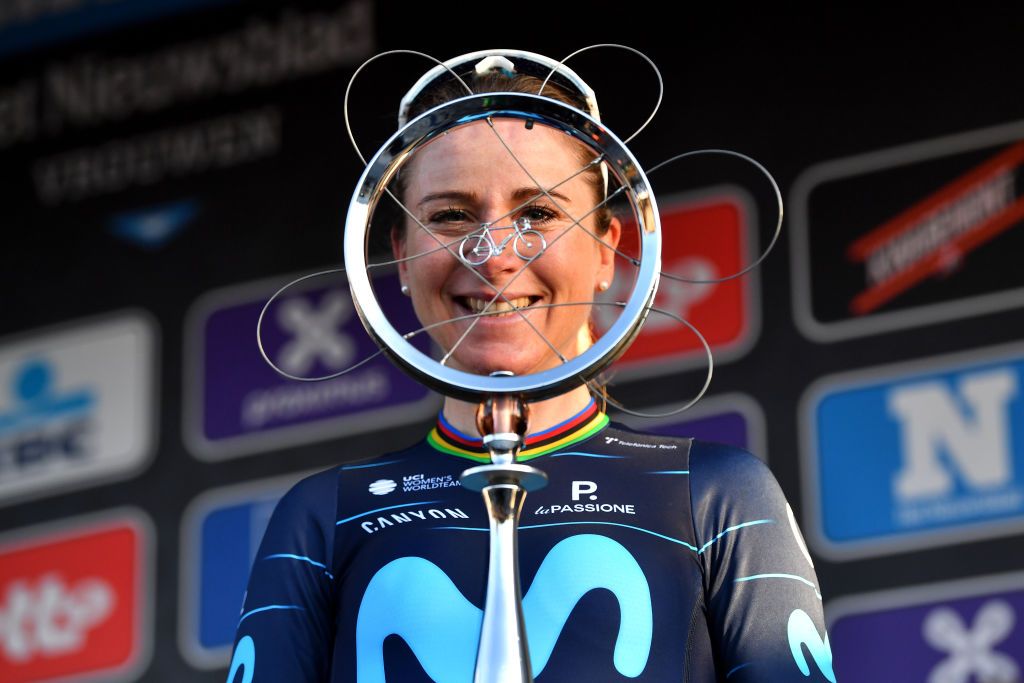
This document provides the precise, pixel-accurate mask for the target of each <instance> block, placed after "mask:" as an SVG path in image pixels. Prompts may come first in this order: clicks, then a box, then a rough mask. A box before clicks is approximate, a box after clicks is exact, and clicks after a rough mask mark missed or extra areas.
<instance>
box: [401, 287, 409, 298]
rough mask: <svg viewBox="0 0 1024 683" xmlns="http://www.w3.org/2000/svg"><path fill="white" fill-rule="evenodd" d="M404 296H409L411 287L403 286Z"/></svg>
mask: <svg viewBox="0 0 1024 683" xmlns="http://www.w3.org/2000/svg"><path fill="white" fill-rule="evenodd" d="M402 294H404V295H406V296H409V285H402Z"/></svg>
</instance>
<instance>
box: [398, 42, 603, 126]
mask: <svg viewBox="0 0 1024 683" xmlns="http://www.w3.org/2000/svg"><path fill="white" fill-rule="evenodd" d="M474 62H475V65H474V69H475V71H476V72H477V73H478V74H485V73H487V72H488V71H495V70H497V71H501V72H504V73H506V74H508V75H511V74H513V73H518V74H525V75H528V76H534V77H536V78H539V79H541V80H545V79H547V78H548V77H549V76H550V77H551V78H552V80H555V79H557V80H556V83H557V85H559V86H561V87H563V88H566V87H567V86H568V88H567V89H569V90H571V91H572V92H573V93H574V94H576V95H578V96H579V97H580V98H581V99H582V101H583V102H585V103H586V108H585V109H584V111H585V112H586V113H587V114H589V115H590V117H591V118H593V119H595V120H597V121H600V120H601V112H600V110H599V109H598V108H597V97H596V96H595V95H594V91H593V89H592V88H591V87H590V86H589V85H587V84H586V82H585V81H584V80H583V79H582V78H580V77H579V76H578V75H577V74H576V72H575V71H573V70H572V69H570V68H569V67H567V66H565V65H564V64H562V63H560V62H556V61H555V60H553V59H551V58H550V57H545V56H544V55H539V54H537V53H535V52H526V51H524V50H479V51H477V52H470V53H467V54H464V55H461V56H459V57H453V58H452V59H449V60H448V61H446V62H444V63H443V64H438V65H437V66H435V67H434V68H433V69H431V70H430V71H428V72H427V73H425V74H423V75H422V76H421V77H420V79H419V80H418V81H416V83H415V85H413V86H412V88H410V89H409V92H407V93H406V94H405V97H403V98H402V103H401V105H400V106H399V109H398V126H399V128H401V127H402V126H404V125H405V124H407V123H409V118H410V116H409V111H410V109H412V104H413V101H414V100H415V99H416V98H417V97H419V96H420V94H422V93H423V91H424V90H427V89H428V88H430V87H431V86H433V85H434V84H435V82H436V81H437V80H438V79H441V78H444V77H445V76H448V77H449V78H451V77H452V76H451V74H452V72H454V73H455V74H458V75H459V76H461V75H463V74H462V73H460V69H462V70H463V71H465V69H463V67H465V66H467V65H468V64H473V63H474ZM467 94H468V93H467ZM538 94H541V93H538Z"/></svg>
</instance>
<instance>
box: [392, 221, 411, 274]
mask: <svg viewBox="0 0 1024 683" xmlns="http://www.w3.org/2000/svg"><path fill="white" fill-rule="evenodd" d="M391 254H392V256H393V257H394V259H395V260H396V261H398V278H399V280H400V281H401V283H402V284H403V285H404V284H408V283H407V282H406V276H407V271H408V267H407V266H408V262H407V261H406V260H405V230H403V229H402V227H401V226H398V225H394V226H392V227H391Z"/></svg>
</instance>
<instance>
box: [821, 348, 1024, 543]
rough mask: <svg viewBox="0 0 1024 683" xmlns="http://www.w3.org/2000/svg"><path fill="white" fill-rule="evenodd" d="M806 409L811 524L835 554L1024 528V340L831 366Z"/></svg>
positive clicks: (973, 537) (1014, 530)
mask: <svg viewBox="0 0 1024 683" xmlns="http://www.w3.org/2000/svg"><path fill="white" fill-rule="evenodd" d="M801 418H802V421H803V430H804V439H803V442H804V443H803V448H802V452H803V458H804V463H805V465H806V466H807V468H808V475H807V476H806V477H805V482H806V484H805V486H806V488H805V498H806V501H807V503H808V509H809V510H810V511H811V516H812V518H811V520H810V522H809V524H808V525H807V528H808V530H809V532H810V537H811V538H812V539H814V541H815V542H816V544H817V546H818V549H819V550H820V551H821V552H822V554H824V555H827V556H830V557H836V558H849V557H863V556H868V555H879V554H883V553H887V552H900V551H906V550H911V549H915V548H921V547H927V546H934V545H940V544H943V543H949V542H953V541H956V540H960V539H975V538H979V537H982V536H994V535H1002V534H1008V533H1015V532H1016V531H1018V530H1020V529H1022V528H1024V346H1021V345H1014V346H1011V347H1001V348H995V349H986V350H979V351H975V352H971V353H969V354H962V355H958V356H950V357H941V358H935V359H930V360H926V361H919V362H916V363H912V364H909V363H908V364H904V365H894V366H889V367H885V368H878V369H871V370H864V371H858V372H855V373H848V374H843V375H837V376H833V377H826V378H824V379H822V380H820V381H819V382H818V383H816V384H815V385H814V386H813V387H812V388H811V389H810V390H809V391H808V394H807V395H806V396H805V397H804V399H803V407H802V410H801Z"/></svg>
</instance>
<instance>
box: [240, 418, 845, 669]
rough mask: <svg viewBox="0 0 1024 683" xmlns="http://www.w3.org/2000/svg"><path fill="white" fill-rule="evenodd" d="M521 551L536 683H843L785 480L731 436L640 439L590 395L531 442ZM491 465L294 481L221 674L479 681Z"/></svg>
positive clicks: (434, 450) (440, 463)
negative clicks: (467, 481)
mask: <svg viewBox="0 0 1024 683" xmlns="http://www.w3.org/2000/svg"><path fill="white" fill-rule="evenodd" d="M521 459H522V460H526V461H530V462H531V464H533V465H535V466H537V467H539V468H540V469H542V470H544V471H545V472H546V473H547V474H548V476H549V478H550V484H549V485H548V486H547V488H545V489H542V490H540V491H536V492H534V493H531V494H529V495H528V496H527V499H526V505H525V508H524V510H523V515H522V519H521V524H520V536H519V561H520V577H521V581H522V590H523V612H524V616H525V620H526V629H527V636H528V640H529V647H530V659H531V662H532V666H533V673H534V676H535V678H536V679H537V681H538V683H542V682H544V681H576V680H584V681H618V680H627V679H628V680H642V681H659V682H661V681H728V682H729V683H741V682H743V681H759V682H766V681H768V682H771V681H801V682H804V681H825V680H828V681H833V683H834V681H835V676H834V674H833V672H832V655H831V652H830V649H829V644H828V637H827V635H826V634H825V627H824V619H823V615H822V608H821V595H820V593H819V591H818V587H817V580H816V578H815V574H814V569H813V567H812V564H811V560H810V557H809V556H808V555H807V551H806V548H805V546H804V544H803V540H802V538H801V537H800V534H799V531H798V530H797V526H796V523H795V521H794V520H793V516H792V512H791V510H790V508H789V505H788V504H787V503H786V499H785V497H784V496H783V494H782V492H781V491H780V489H779V486H778V484H777V483H776V481H775V479H774V477H773V476H772V475H771V473H770V472H769V470H768V469H767V468H766V467H765V466H764V464H763V463H761V462H760V461H759V460H757V459H756V458H754V457H753V456H751V455H750V454H748V453H746V452H745V451H741V450H739V449H736V448H732V447H728V446H721V445H714V444H709V443H704V442H699V441H693V440H690V439H682V438H671V437H662V436H650V435H645V434H638V433H635V432H632V431H629V430H626V429H624V428H621V427H617V426H614V425H609V424H608V419H607V417H606V416H604V414H603V413H600V412H599V411H597V409H596V407H595V406H594V405H593V404H591V405H590V406H589V407H588V408H587V409H586V410H585V411H583V412H582V413H581V414H579V415H577V416H575V417H574V418H572V419H571V420H569V421H567V422H566V423H563V424H562V425H560V426H558V427H556V428H553V429H551V430H548V431H546V432H543V433H541V434H537V435H531V437H530V438H529V439H528V440H527V443H526V447H525V449H524V451H523V452H522V456H521ZM474 461H478V462H482V461H486V456H485V455H484V451H483V449H482V448H481V447H480V443H479V440H474V439H472V438H470V437H468V436H466V435H464V434H460V433H458V432H457V431H456V430H455V429H454V428H452V427H451V426H450V425H447V424H446V423H444V421H443V420H442V421H441V423H440V424H439V425H438V426H437V427H436V428H435V429H434V430H433V431H432V432H431V434H430V436H428V437H427V439H425V440H424V441H422V442H420V443H418V444H416V445H414V446H412V447H411V448H408V449H406V450H404V451H400V452H397V453H390V454H387V455H384V456H381V457H378V458H375V459H373V460H369V461H364V462H358V463H355V464H347V465H344V466H341V467H337V468H334V469H331V470H329V471H326V472H322V473H320V474H316V475H314V476H311V477H309V478H307V479H305V480H303V481H302V482H300V483H299V484H297V485H296V486H295V487H294V488H293V489H292V490H291V491H290V492H289V493H288V494H286V495H285V497H284V498H283V499H282V500H281V502H280V503H279V505H278V507H277V510H276V511H275V512H274V515H273V518H272V519H271V522H270V525H269V527H268V529H267V532H266V535H265V536H264V539H263V542H262V544H261V546H260V550H259V552H258V554H257V556H256V559H255V562H254V565H253V569H252V575H251V577H250V581H249V588H248V592H247V594H246V598H245V601H244V602H245V604H244V606H243V609H242V616H241V621H240V622H239V626H238V635H237V637H236V642H235V652H234V658H233V661H232V666H231V671H230V672H229V676H228V680H229V682H230V683H237V682H244V683H248V682H249V681H252V682H254V683H265V682H275V683H279V682H282V681H287V682H289V683H291V682H306V681H322V682H330V683H340V682H353V681H356V682H358V683H378V682H383V681H400V682H402V683H405V682H415V681H436V682H438V683H467V682H469V681H471V680H472V677H473V668H474V663H475V660H476V650H477V643H478V640H479V629H480V623H481V619H482V615H483V612H482V607H483V603H484V595H485V587H486V576H487V556H488V552H487V547H488V533H487V527H488V523H487V515H486V512H485V509H484V505H483V501H482V499H481V496H480V494H479V493H475V492H472V491H469V490H465V489H463V488H462V487H461V486H460V485H459V483H458V478H459V473H460V472H461V471H462V470H464V469H466V468H467V467H468V466H471V465H472V464H474Z"/></svg>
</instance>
